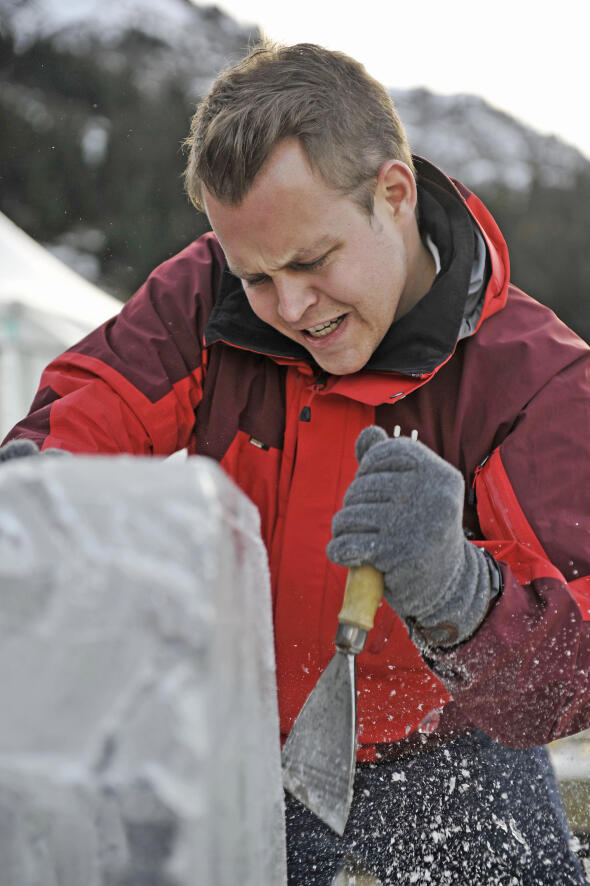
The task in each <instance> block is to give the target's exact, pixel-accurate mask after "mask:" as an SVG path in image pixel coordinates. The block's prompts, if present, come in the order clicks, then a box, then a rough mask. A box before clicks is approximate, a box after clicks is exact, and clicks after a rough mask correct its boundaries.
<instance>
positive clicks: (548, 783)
mask: <svg viewBox="0 0 590 886" xmlns="http://www.w3.org/2000/svg"><path fill="white" fill-rule="evenodd" d="M286 804H287V808H286V823H287V860H288V870H289V879H288V882H289V884H290V886H313V884H318V886H329V884H330V883H331V881H332V879H333V877H334V876H335V874H336V873H337V872H338V870H339V868H340V866H341V865H342V863H343V860H344V859H346V858H351V857H352V858H353V859H357V860H358V861H360V862H362V863H363V864H364V866H365V868H366V869H367V871H369V872H370V873H372V874H373V875H374V876H376V877H378V878H379V879H380V880H381V882H382V883H383V886H388V884H396V886H397V884H405V883H407V884H414V883H416V884H428V886H450V884H453V886H582V884H585V883H586V880H585V878H584V875H583V873H582V869H581V866H580V863H579V861H578V859H577V858H576V856H575V855H574V853H573V852H572V851H571V850H570V847H569V838H570V834H569V830H568V826H567V822H566V819H565V814H564V811H563V807H562V805H561V800H560V798H559V793H558V789H557V785H556V782H555V777H554V774H553V771H552V769H551V764H550V762H549V758H548V755H547V752H546V750H545V749H544V748H534V749H533V750H526V751H518V750H512V749H510V748H505V747H503V746H502V745H499V744H497V743H496V742H493V741H492V740H491V739H489V738H488V737H487V736H485V735H484V734H483V733H481V732H474V733H472V734H470V735H467V736H461V737H459V738H456V739H453V740H451V741H450V742H448V743H446V744H443V745H440V746H438V747H436V748H432V749H429V750H428V751H424V752H422V753H416V754H413V755H411V756H405V757H399V758H397V759H393V760H389V761H387V762H380V763H375V764H373V763H364V764H363V763H361V764H359V765H358V766H357V772H356V777H355V783H354V799H353V803H352V807H351V812H350V817H349V820H348V823H347V825H346V830H345V831H344V835H343V837H338V835H337V834H335V833H334V832H333V831H331V830H330V828H328V827H327V826H326V825H324V824H323V823H322V822H320V821H319V820H318V819H317V818H316V817H315V816H314V815H313V814H312V813H311V812H309V811H308V810H307V809H306V808H305V807H304V806H302V805H301V804H300V803H299V802H298V801H297V800H295V799H294V798H293V797H291V796H290V795H286Z"/></svg>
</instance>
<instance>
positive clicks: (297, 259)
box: [228, 237, 339, 280]
mask: <svg viewBox="0 0 590 886" xmlns="http://www.w3.org/2000/svg"><path fill="white" fill-rule="evenodd" d="M338 245H339V241H337V240H334V239H333V238H332V237H321V238H320V239H319V240H317V241H316V242H315V243H314V244H313V245H312V246H304V247H302V248H301V249H298V250H297V251H296V252H295V253H294V254H293V255H292V256H291V258H290V259H289V261H288V262H286V263H285V264H284V265H281V267H280V268H276V269H274V268H273V269H271V271H274V270H278V271H282V270H283V268H289V267H291V265H298V264H304V263H305V262H306V261H309V260H310V259H314V258H318V256H319V254H320V253H321V251H322V250H325V252H326V253H328V252H331V251H332V250H333V249H336V247H337V246H338ZM228 269H229V271H230V273H231V274H233V275H234V277H239V278H240V280H246V279H248V278H249V277H253V278H255V277H264V276H266V274H265V273H264V272H261V271H246V270H245V269H244V268H239V267H236V266H231V265H230V264H229V263H228Z"/></svg>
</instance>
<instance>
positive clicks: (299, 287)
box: [273, 274, 317, 323]
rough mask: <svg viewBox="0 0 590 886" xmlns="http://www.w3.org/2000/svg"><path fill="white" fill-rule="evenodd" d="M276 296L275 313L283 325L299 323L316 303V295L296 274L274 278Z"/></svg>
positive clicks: (306, 282) (305, 281)
mask: <svg viewBox="0 0 590 886" xmlns="http://www.w3.org/2000/svg"><path fill="white" fill-rule="evenodd" d="M273 282H274V284H275V290H276V294H277V313H278V314H279V317H281V319H282V320H284V321H285V323H299V321H300V320H301V318H302V317H303V315H304V314H305V312H306V311H307V309H308V308H309V307H311V306H312V305H314V304H315V303H316V302H317V295H316V293H315V292H314V290H313V288H312V287H311V286H310V285H309V282H308V281H307V280H305V279H303V278H302V277H300V276H299V275H297V274H286V275H285V276H281V277H280V278H278V275H277V276H276V277H275V278H274V281H273Z"/></svg>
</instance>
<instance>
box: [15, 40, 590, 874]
mask: <svg viewBox="0 0 590 886" xmlns="http://www.w3.org/2000/svg"><path fill="white" fill-rule="evenodd" d="M189 146H190V161H189V165H188V169H187V178H186V181H187V189H188V192H189V195H190V196H191V198H192V199H193V202H195V204H196V205H197V206H200V207H202V208H204V209H205V210H206V212H207V214H208V216H209V219H210V221H211V225H212V228H213V231H214V233H211V234H206V235H205V236H204V237H202V238H200V239H199V240H198V241H196V242H195V243H193V244H191V245H190V246H189V247H187V248H186V249H185V250H184V251H183V252H181V253H180V254H179V255H178V256H176V257H175V258H173V259H171V260H170V261H168V262H165V263H164V264H163V265H161V266H160V267H159V268H157V269H156V271H154V273H153V274H152V275H151V277H150V278H149V279H148V281H147V283H146V284H145V285H144V286H143V287H142V288H141V289H140V290H139V292H138V293H137V294H136V295H135V296H134V297H133V298H132V299H131V300H130V301H129V302H128V303H127V304H126V305H125V307H124V308H123V310H122V312H121V314H120V316H119V317H118V318H117V319H116V320H114V321H111V322H110V323H108V324H106V325H105V326H103V327H101V328H100V329H99V330H97V331H96V332H95V333H93V334H91V335H90V336H88V337H87V338H86V339H85V340H84V341H83V342H81V343H80V344H79V345H78V346H76V347H75V348H73V349H71V350H70V351H69V352H68V353H67V354H65V355H63V356H62V357H60V358H58V359H57V360H56V361H54V362H53V363H52V364H51V365H50V366H49V367H48V369H47V370H46V372H45V373H44V375H43V378H42V381H41V387H40V389H39V392H38V394H37V397H36V400H35V402H34V404H33V407H32V410H31V412H30V414H29V416H28V417H27V418H26V419H24V421H23V422H21V423H20V424H19V425H18V426H17V427H16V428H15V429H14V430H13V431H12V432H11V434H10V435H9V438H10V439H12V440H14V439H19V438H20V439H24V438H26V439H29V440H33V441H34V442H35V443H36V444H37V445H38V446H39V447H40V448H42V449H46V448H50V447H53V448H57V449H65V450H69V451H72V452H113V453H116V452H132V453H137V454H153V455H166V454H169V453H171V452H173V451H175V450H178V449H180V448H183V447H186V448H187V449H188V451H189V453H190V454H200V455H209V456H211V457H213V458H215V459H217V460H218V461H220V462H221V464H222V465H223V466H224V467H225V468H226V470H227V471H228V473H229V474H230V475H231V476H232V477H233V478H234V479H235V480H236V482H237V483H238V484H239V485H240V486H241V488H242V489H243V490H244V491H245V492H246V493H247V494H248V495H249V496H250V497H251V499H252V500H253V501H254V502H255V503H256V504H257V506H258V507H259V509H260V514H261V525H262V534H263V537H264V540H265V543H266V545H267V549H268V553H269V560H270V568H271V574H272V582H273V595H274V597H273V602H274V627H275V641H276V656H277V679H278V690H279V707H280V716H281V728H282V732H283V734H284V735H287V734H288V733H289V730H290V729H291V726H292V724H293V722H294V719H295V717H296V715H297V713H298V712H299V710H300V708H301V706H302V704H303V702H304V701H305V699H306V697H307V695H308V694H309V692H310V690H311V689H312V688H313V686H314V685H315V683H316V681H317V679H318V677H319V675H320V674H321V672H322V670H323V669H324V667H325V666H326V664H327V662H328V661H329V659H330V657H331V655H332V653H333V637H334V632H335V624H336V614H337V612H338V610H339V608H340V604H341V600H342V593H343V587H344V580H345V575H346V569H345V567H348V566H351V565H355V564H358V563H371V564H372V565H374V566H376V567H377V568H378V569H379V570H380V571H381V572H383V574H384V577H385V587H386V592H385V595H386V600H387V602H388V603H389V604H390V605H382V606H381V608H380V610H379V612H378V617H377V620H376V625H375V628H374V629H373V631H372V632H371V634H370V635H369V641H368V646H367V649H366V650H365V651H364V652H363V653H362V654H361V656H360V657H359V661H358V708H359V743H360V746H359V752H358V759H359V765H358V767H357V776H356V782H355V796H354V801H353V806H352V809H351V816H350V819H349V823H348V825H347V829H346V831H345V833H344V836H343V838H338V837H337V836H336V835H335V834H332V833H331V832H330V831H329V829H328V828H327V827H326V826H324V825H323V824H322V823H321V822H319V821H318V820H317V819H316V818H315V817H314V816H313V815H312V814H311V813H309V812H308V811H307V810H305V808H304V807H302V806H301V805H300V804H299V803H298V802H297V801H295V800H294V799H292V798H290V797H287V837H288V854H289V877H290V882H291V883H301V884H311V883H318V884H321V883H329V882H330V881H331V878H332V877H333V876H335V874H336V872H337V870H338V868H339V866H341V865H342V864H343V861H344V859H346V858H348V857H351V856H352V857H353V858H354V859H356V862H361V863H362V864H363V865H364V866H365V867H366V869H368V870H369V871H371V872H372V873H373V874H374V876H375V877H378V878H379V879H380V880H381V882H382V883H398V882H403V883H417V882H420V883H422V882H428V883H440V884H443V883H466V882H471V883H473V884H492V883H493V884H503V883H506V884H509V883H510V884H531V886H532V884H550V883H557V882H559V883H560V884H574V883H575V884H579V883H582V882H584V881H583V877H582V873H581V870H580V867H579V864H578V862H577V860H576V859H575V858H574V856H573V854H572V853H571V852H570V850H569V846H568V835H567V826H566V824H565V820H564V816H563V810H562V808H561V806H560V803H559V800H558V797H557V793H556V789H555V783H554V781H553V777H552V773H551V771H550V767H549V765H548V762H547V757H546V754H545V752H544V751H543V750H542V749H540V748H539V746H540V745H542V744H544V743H545V742H547V741H549V740H550V739H553V738H557V737H559V736H561V735H566V734H569V733H572V732H576V731H580V730H581V729H583V728H585V727H587V726H588V725H590V688H589V686H588V679H587V677H588V672H589V669H590V630H589V626H588V622H587V621H585V620H584V619H585V618H587V617H588V605H587V602H586V601H588V600H590V593H589V579H588V575H589V574H590V545H589V543H588V532H589V530H590V516H589V515H590V482H589V481H590V460H589V459H588V448H587V447H588V443H587V440H588V439H589V432H590V408H589V406H588V403H590V399H589V395H590V349H589V348H588V346H587V345H586V344H584V343H583V342H582V341H581V340H580V339H578V338H577V337H576V336H575V335H574V334H573V333H572V332H570V331H569V330H568V329H567V328H565V327H564V326H563V325H562V324H561V323H560V322H559V321H558V320H557V319H556V318H555V317H554V315H553V314H551V312H549V311H548V310H547V309H546V308H544V307H542V306H540V305H539V304H538V303H536V302H535V301H533V300H532V299H530V298H529V297H527V296H526V295H524V294H523V293H521V292H520V291H519V290H518V289H516V288H515V287H513V286H511V285H510V283H509V264H508V254H507V249H506V245H505V243H504V241H503V239H502V236H501V234H500V232H499V230H498V228H497V226H496V224H495V222H494V221H493V219H492V218H491V216H490V214H489V213H488V212H487V210H486V209H485V207H484V206H483V205H482V204H481V203H480V202H479V200H478V199H477V198H476V197H475V196H474V195H473V194H471V193H470V192H469V191H468V190H467V189H466V188H465V187H463V186H462V185H460V184H458V183H456V182H452V181H451V180H449V179H448V178H447V177H446V176H445V175H444V174H443V173H441V172H440V171H439V170H437V169H436V168H435V167H433V166H432V165H431V164H429V163H428V162H426V161H424V160H420V159H417V158H412V156H411V153H410V150H409V147H408V145H407V141H406V138H405V135H404V132H403V128H402V126H401V124H400V122H399V120H398V118H397V115H396V113H395V110H394V108H393V106H392V104H391V100H390V98H389V96H388V95H387V93H386V91H385V90H384V89H383V88H382V87H381V86H380V85H379V84H377V83H376V82H375V81H374V80H372V78H370V77H369V76H368V75H367V73H366V72H365V71H364V69H363V68H362V67H361V66H360V65H358V64H357V63H356V62H354V61H353V60H352V59H350V58H347V57H346V56H343V55H341V54H339V53H332V52H327V51H326V50H323V49H322V48H320V47H315V46H311V45H305V44H304V45H298V46H294V47H278V48H277V47H272V46H266V45H264V46H261V47H258V48H256V49H255V50H254V51H253V52H252V53H251V54H250V55H249V57H248V58H247V59H245V60H243V61H242V62H240V63H239V64H238V65H236V66H235V67H233V68H230V69H229V70H228V71H226V72H224V73H223V74H222V75H220V77H219V78H218V80H217V81H216V82H215V84H214V85H213V87H212V89H211V92H210V94H209V96H208V97H207V98H206V99H205V101H204V102H203V103H202V105H201V106H200V107H199V109H198V111H197V113H196V115H195V118H194V120H193V124H192V129H191V137H190V139H189ZM412 431H416V432H417V433H418V437H419V439H418V441H415V440H413V439H411V436H415V434H414V435H412V434H411V432H412ZM361 432H362V433H361ZM355 444H356V458H355ZM21 445H22V444H21ZM5 453H7V454H9V453H10V449H9V450H8V451H7V450H5ZM357 461H358V464H357ZM343 501H344V505H343V504H342V503H343ZM334 514H336V516H335V517H334ZM333 517H334V521H333V527H332V518H333ZM468 539H469V540H468ZM326 545H328V556H329V558H330V559H328V558H327V557H326ZM332 561H333V562H332Z"/></svg>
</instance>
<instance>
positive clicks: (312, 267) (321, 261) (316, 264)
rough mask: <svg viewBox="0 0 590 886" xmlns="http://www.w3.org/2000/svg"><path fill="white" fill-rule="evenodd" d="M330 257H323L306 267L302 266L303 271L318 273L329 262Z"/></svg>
mask: <svg viewBox="0 0 590 886" xmlns="http://www.w3.org/2000/svg"><path fill="white" fill-rule="evenodd" d="M327 259H328V256H327V255H322V257H321V258H318V259H316V261H312V262H309V263H308V264H305V265H300V267H301V269H302V270H304V271H317V270H319V268H321V267H322V266H323V265H324V264H325V263H326V261H327Z"/></svg>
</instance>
